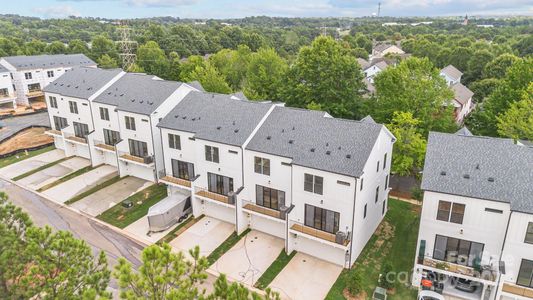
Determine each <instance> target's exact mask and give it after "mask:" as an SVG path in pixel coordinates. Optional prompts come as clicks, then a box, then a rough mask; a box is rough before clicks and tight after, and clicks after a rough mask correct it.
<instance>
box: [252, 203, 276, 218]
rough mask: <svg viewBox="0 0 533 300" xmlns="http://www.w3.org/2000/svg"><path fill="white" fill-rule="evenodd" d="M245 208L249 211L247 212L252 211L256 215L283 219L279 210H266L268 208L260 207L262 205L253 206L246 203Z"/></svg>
mask: <svg viewBox="0 0 533 300" xmlns="http://www.w3.org/2000/svg"><path fill="white" fill-rule="evenodd" d="M243 208H244V209H247V210H250V211H254V212H256V213H260V214H263V215H267V216H269V217H273V218H277V219H281V213H280V212H279V210H274V209H270V208H266V207H263V206H260V205H256V204H252V203H246V204H245V205H244V206H243Z"/></svg>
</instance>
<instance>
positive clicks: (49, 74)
mask: <svg viewBox="0 0 533 300" xmlns="http://www.w3.org/2000/svg"><path fill="white" fill-rule="evenodd" d="M46 75H48V78H52V77H54V71H46Z"/></svg>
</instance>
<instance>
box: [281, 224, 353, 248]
mask: <svg viewBox="0 0 533 300" xmlns="http://www.w3.org/2000/svg"><path fill="white" fill-rule="evenodd" d="M291 230H294V231H298V232H301V233H305V234H307V235H311V236H314V237H316V238H319V239H322V240H325V241H328V242H331V243H335V244H337V243H336V242H335V235H334V234H333V233H329V232H325V231H322V230H318V229H315V228H312V227H309V226H305V225H302V224H293V225H292V226H291ZM348 244H349V241H348V240H346V241H344V243H343V246H348Z"/></svg>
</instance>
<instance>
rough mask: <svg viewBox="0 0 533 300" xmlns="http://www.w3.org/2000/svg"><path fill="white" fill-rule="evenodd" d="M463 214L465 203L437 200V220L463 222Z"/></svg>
mask: <svg viewBox="0 0 533 300" xmlns="http://www.w3.org/2000/svg"><path fill="white" fill-rule="evenodd" d="M464 214H465V205H464V204H460V203H451V202H448V201H442V200H441V201H439V208H438V211H437V220H439V221H445V222H451V223H456V224H463V218H464Z"/></svg>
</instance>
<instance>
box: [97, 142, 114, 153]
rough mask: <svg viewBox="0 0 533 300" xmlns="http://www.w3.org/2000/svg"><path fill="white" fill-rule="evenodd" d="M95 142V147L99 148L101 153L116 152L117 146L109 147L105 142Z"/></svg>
mask: <svg viewBox="0 0 533 300" xmlns="http://www.w3.org/2000/svg"><path fill="white" fill-rule="evenodd" d="M93 142H94V147H95V148H98V150H100V151H107V152H115V146H113V145H108V144H106V143H105V142H104V141H100V140H93Z"/></svg>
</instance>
